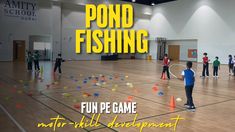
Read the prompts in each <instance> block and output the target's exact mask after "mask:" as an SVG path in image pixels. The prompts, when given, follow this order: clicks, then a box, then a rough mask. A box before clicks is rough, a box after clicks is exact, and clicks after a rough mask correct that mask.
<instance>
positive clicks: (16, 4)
mask: <svg viewBox="0 0 235 132" xmlns="http://www.w3.org/2000/svg"><path fill="white" fill-rule="evenodd" d="M1 6H2V7H3V8H2V9H3V13H4V16H5V17H14V18H17V19H20V20H25V21H35V20H37V14H36V13H37V1H36V0H1Z"/></svg>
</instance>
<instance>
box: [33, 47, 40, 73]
mask: <svg viewBox="0 0 235 132" xmlns="http://www.w3.org/2000/svg"><path fill="white" fill-rule="evenodd" d="M33 58H34V68H35V71H40V67H39V58H40V55H39V53H38V50H36V51H35V53H34V56H33Z"/></svg>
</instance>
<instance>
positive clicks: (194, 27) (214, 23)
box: [149, 0, 235, 64]
mask: <svg viewBox="0 0 235 132" xmlns="http://www.w3.org/2000/svg"><path fill="white" fill-rule="evenodd" d="M234 5H235V1H234V0H177V1H174V2H170V3H165V4H161V5H159V6H154V9H153V16H152V18H151V22H150V23H151V24H150V25H151V28H150V29H149V31H150V33H151V37H152V38H155V37H165V38H167V39H168V40H179V39H197V40H198V61H199V62H201V61H202V60H201V58H202V57H203V55H202V54H203V53H204V52H208V54H209V57H210V58H211V60H214V57H215V56H219V57H220V60H221V62H222V63H225V64H227V58H228V57H227V56H228V54H233V55H235V48H233V47H234V43H235V13H234V12H235V8H234ZM151 51H155V50H151ZM154 54H156V52H154Z"/></svg>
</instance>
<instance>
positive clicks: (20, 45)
mask: <svg viewBox="0 0 235 132" xmlns="http://www.w3.org/2000/svg"><path fill="white" fill-rule="evenodd" d="M13 61H25V40H13Z"/></svg>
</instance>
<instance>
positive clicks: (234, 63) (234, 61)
mask: <svg viewBox="0 0 235 132" xmlns="http://www.w3.org/2000/svg"><path fill="white" fill-rule="evenodd" d="M233 59H234V60H233V75H234V76H235V55H234V58H233Z"/></svg>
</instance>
